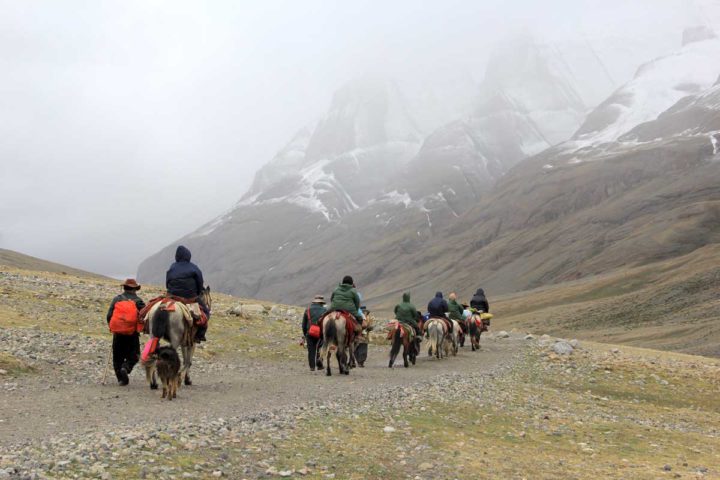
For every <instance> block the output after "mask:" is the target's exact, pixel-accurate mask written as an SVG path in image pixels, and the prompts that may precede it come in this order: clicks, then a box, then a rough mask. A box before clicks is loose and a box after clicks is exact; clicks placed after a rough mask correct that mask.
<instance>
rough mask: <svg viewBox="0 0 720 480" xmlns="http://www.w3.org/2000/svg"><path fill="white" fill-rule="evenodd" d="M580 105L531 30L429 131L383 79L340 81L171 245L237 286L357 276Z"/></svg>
mask: <svg viewBox="0 0 720 480" xmlns="http://www.w3.org/2000/svg"><path fill="white" fill-rule="evenodd" d="M585 109H586V106H585V105H584V103H583V101H582V99H581V95H580V94H579V93H578V92H577V91H576V90H575V88H574V86H573V80H572V75H571V73H570V72H568V71H567V67H566V66H565V65H564V64H563V62H562V60H561V58H559V56H558V54H557V53H556V52H555V51H553V50H552V49H550V48H547V47H543V46H540V45H539V44H537V43H536V42H534V41H533V40H532V39H530V38H522V39H520V40H518V41H516V42H513V43H512V44H511V45H507V46H506V47H505V49H504V50H502V51H500V52H498V53H497V54H496V55H495V56H494V57H493V58H492V60H491V62H490V66H489V68H488V73H487V74H486V77H485V80H484V81H483V84H482V86H481V89H480V95H479V97H478V99H477V100H476V101H475V108H474V109H473V113H472V115H471V116H469V117H468V118H466V119H463V120H458V121H456V122H452V123H450V124H448V125H445V126H443V127H441V128H439V129H437V130H435V131H432V132H423V131H421V130H420V128H419V127H418V126H417V122H415V121H414V119H413V118H412V117H411V113H410V112H411V111H413V109H412V108H410V106H409V105H408V104H407V102H406V100H405V99H404V98H403V95H402V94H401V92H400V91H399V90H398V88H397V86H396V85H395V84H394V83H392V82H388V81H384V80H377V79H362V80H357V81H353V82H350V83H349V84H348V85H346V86H345V87H343V88H342V89H341V90H339V91H338V92H337V93H336V94H335V96H334V98H333V102H332V104H331V107H330V109H329V111H328V114H327V115H326V117H325V118H324V119H323V120H321V121H320V122H319V124H318V125H317V126H316V127H315V128H314V129H303V130H301V131H300V132H299V133H298V134H297V135H296V137H295V138H294V139H293V140H292V141H291V142H289V144H288V145H287V146H286V147H285V148H284V149H283V150H281V151H280V152H279V153H278V155H277V156H276V157H275V158H274V159H273V160H272V161H271V162H270V163H268V164H267V165H266V166H265V167H263V168H262V169H261V170H260V171H259V172H258V174H257V175H256V178H255V182H254V183H253V186H252V187H251V188H250V190H249V191H248V192H247V193H246V194H245V195H244V196H243V197H242V199H241V200H240V202H239V203H238V204H237V206H236V207H235V208H234V209H232V210H231V211H230V212H228V213H227V214H225V215H223V216H221V217H220V218H217V219H215V220H214V221H212V222H210V223H208V224H207V225H205V226H203V227H201V228H200V229H198V230H197V231H196V232H194V233H192V234H190V235H188V236H187V237H185V238H183V239H180V240H179V241H178V243H184V244H186V245H187V246H189V247H190V249H191V250H192V251H193V252H194V254H195V258H196V259H197V260H198V261H199V262H200V263H201V264H202V266H203V269H204V271H205V274H206V277H207V278H208V281H210V282H211V283H212V284H214V285H215V286H217V287H218V288H221V289H222V290H224V291H228V292H232V293H236V294H242V295H249V296H258V297H263V298H281V297H283V296H284V297H286V298H287V299H288V300H293V301H298V302H299V301H301V300H303V299H304V298H305V297H306V296H307V295H308V291H317V292H323V291H326V290H327V289H328V288H330V287H331V286H332V285H333V284H335V283H336V282H337V281H338V278H336V277H339V276H342V275H343V273H339V272H343V271H346V270H347V271H349V272H356V273H357V274H358V275H359V276H360V278H358V280H359V282H360V283H361V284H362V285H368V284H371V283H372V282H373V281H374V280H375V279H376V278H379V277H380V276H381V275H383V274H384V268H383V265H384V264H385V263H386V258H385V257H388V256H389V257H395V256H397V257H401V256H403V255H406V254H408V253H411V252H413V251H416V250H418V249H419V248H420V246H421V245H423V244H424V243H425V242H426V241H427V240H428V239H429V238H430V237H432V236H433V235H435V234H436V232H441V231H443V230H444V229H445V228H447V227H448V226H449V225H450V224H452V223H453V222H454V221H455V219H457V218H458V217H460V216H461V215H462V214H464V213H465V212H467V211H468V210H469V209H470V208H472V206H474V205H475V204H476V203H477V202H478V200H479V199H480V197H481V196H482V195H483V193H485V192H487V191H489V190H490V189H491V188H492V186H493V185H494V184H495V182H496V181H497V179H499V178H500V177H501V176H502V175H503V174H505V172H507V171H508V170H509V169H510V168H512V167H513V166H514V165H516V164H517V163H518V162H519V161H521V160H522V159H524V158H526V157H528V156H529V155H532V154H535V153H538V152H540V151H541V150H544V149H545V148H547V147H549V146H551V145H554V144H555V143H557V142H560V141H561V140H563V139H566V138H569V137H570V135H572V132H574V131H575V130H576V129H577V128H578V127H579V125H580V123H581V121H582V118H583V114H584V111H585ZM175 245H177V243H175V244H174V245H171V246H168V248H166V249H164V250H163V251H161V252H159V253H158V254H156V255H154V256H153V257H151V258H149V259H147V260H146V261H145V262H143V263H142V265H141V266H140V268H139V272H138V275H139V277H140V279H141V280H142V281H153V282H160V281H162V277H163V275H164V272H165V270H166V268H167V265H168V264H169V263H170V262H171V261H172V257H173V251H174V247H175Z"/></svg>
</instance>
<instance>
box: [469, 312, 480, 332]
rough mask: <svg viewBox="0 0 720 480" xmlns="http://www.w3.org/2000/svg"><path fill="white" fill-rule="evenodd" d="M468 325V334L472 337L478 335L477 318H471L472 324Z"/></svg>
mask: <svg viewBox="0 0 720 480" xmlns="http://www.w3.org/2000/svg"><path fill="white" fill-rule="evenodd" d="M468 323H469V325H468V333H469V334H470V336H475V335H477V330H478V326H477V324H476V323H475V317H474V316H472V317H470V322H468Z"/></svg>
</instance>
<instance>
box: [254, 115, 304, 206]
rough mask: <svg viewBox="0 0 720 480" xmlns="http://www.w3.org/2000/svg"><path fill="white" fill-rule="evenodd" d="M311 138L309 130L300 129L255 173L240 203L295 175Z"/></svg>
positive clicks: (302, 161) (301, 163) (301, 165)
mask: <svg viewBox="0 0 720 480" xmlns="http://www.w3.org/2000/svg"><path fill="white" fill-rule="evenodd" d="M311 136H312V130H310V128H308V127H305V128H302V129H300V131H298V132H297V133H296V134H295V136H294V137H293V138H292V140H290V142H288V144H287V145H285V147H284V148H283V149H282V150H280V151H279V152H278V153H277V154H276V155H275V157H273V159H272V160H270V161H269V162H268V163H266V164H265V165H264V166H263V167H262V168H261V169H260V170H258V171H257V173H256V174H255V180H254V181H253V184H252V186H251V187H250V190H248V192H247V193H246V194H245V195H244V196H243V197H242V199H241V200H240V201H243V200H245V199H247V198H249V197H252V196H254V195H257V194H259V193H261V192H262V191H263V190H265V189H267V188H269V187H271V186H272V185H274V184H276V183H280V182H282V181H284V180H286V179H287V178H289V177H291V176H292V175H295V174H296V173H297V172H298V171H299V170H300V169H301V168H302V167H303V164H304V163H305V150H306V149H307V146H308V144H309V143H310V137H311Z"/></svg>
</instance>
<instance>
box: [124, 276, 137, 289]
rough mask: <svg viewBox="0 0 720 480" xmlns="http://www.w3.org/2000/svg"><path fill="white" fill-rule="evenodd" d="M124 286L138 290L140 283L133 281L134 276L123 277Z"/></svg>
mask: <svg viewBox="0 0 720 480" xmlns="http://www.w3.org/2000/svg"><path fill="white" fill-rule="evenodd" d="M122 287H124V288H132V289H133V290H140V284H139V283H137V282H136V281H135V279H134V278H127V279H125V283H123V284H122Z"/></svg>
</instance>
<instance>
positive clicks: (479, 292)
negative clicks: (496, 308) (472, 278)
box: [475, 288, 485, 297]
mask: <svg viewBox="0 0 720 480" xmlns="http://www.w3.org/2000/svg"><path fill="white" fill-rule="evenodd" d="M475 295H481V296H483V297H484V296H485V290H483V289H482V288H478V289H477V292H475Z"/></svg>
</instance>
